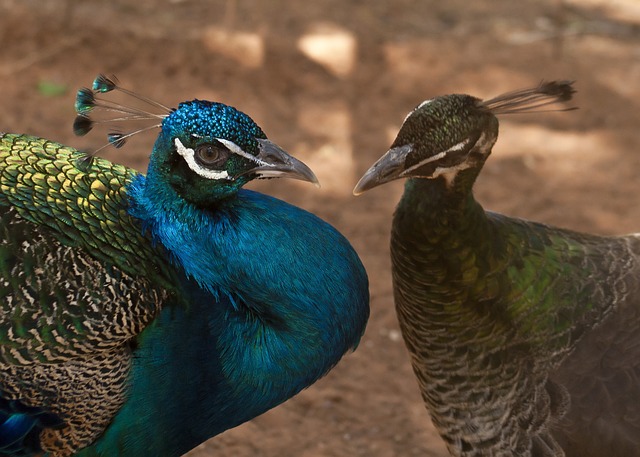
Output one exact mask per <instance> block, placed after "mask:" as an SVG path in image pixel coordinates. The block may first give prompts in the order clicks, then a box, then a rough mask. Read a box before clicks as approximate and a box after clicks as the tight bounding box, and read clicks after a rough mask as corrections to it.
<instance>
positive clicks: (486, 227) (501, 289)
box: [354, 81, 640, 457]
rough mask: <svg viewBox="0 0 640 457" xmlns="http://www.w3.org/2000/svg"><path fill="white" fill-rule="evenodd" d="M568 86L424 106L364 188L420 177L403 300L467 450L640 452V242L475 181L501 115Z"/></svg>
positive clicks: (450, 442) (449, 434) (423, 372)
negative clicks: (488, 200) (580, 229)
mask: <svg viewBox="0 0 640 457" xmlns="http://www.w3.org/2000/svg"><path fill="white" fill-rule="evenodd" d="M573 92H574V90H573V88H572V83H570V82H564V81H559V82H548V83H541V84H540V85H539V86H538V87H535V88H532V89H526V90H520V91H515V92H510V93H507V94H504V95H501V96H498V97H496V98H494V99H491V100H487V101H482V100H480V99H478V98H475V97H472V96H469V95H448V96H443V97H437V98H434V99H432V100H428V101H425V102H423V103H422V104H420V105H419V106H418V107H417V108H416V109H415V110H414V111H413V112H412V113H410V114H409V116H408V117H407V118H406V120H405V122H404V124H403V125H402V127H401V129H400V132H399V133H398V136H397V138H396V139H395V141H394V142H393V144H392V145H391V148H390V149H389V151H388V152H387V153H386V154H385V155H384V156H383V157H382V158H381V159H380V160H378V161H377V162H376V164H375V165H373V166H372V167H371V168H370V169H369V171H367V172H366V174H365V175H364V176H363V177H362V179H361V180H360V182H359V183H358V185H357V186H356V189H355V190H354V193H356V194H358V193H361V192H364V191H366V190H368V189H371V188H373V187H375V186H378V185H380V184H384V183H386V182H389V181H391V180H394V179H399V178H407V182H406V186H405V191H404V195H403V196H402V199H401V201H400V203H399V205H398V207H397V210H396V212H395V215H394V218H393V227H392V234H391V257H392V263H393V283H394V295H395V303H396V308H397V312H398V318H399V320H400V325H401V329H402V332H403V336H404V340H405V342H406V345H407V347H408V349H409V351H410V353H411V359H412V364H413V368H414V371H415V374H416V376H417V378H418V382H419V385H420V389H421V392H422V396H423V399H424V402H425V404H426V406H427V408H428V410H429V412H430V415H431V417H432V419H433V422H434V424H435V426H436V427H437V429H438V430H439V432H440V434H441V435H442V437H443V439H444V440H445V442H446V444H447V446H448V449H449V451H450V452H451V454H452V455H455V456H464V457H472V456H474V457H480V456H494V457H497V456H520V457H527V456H535V457H550V456H556V457H559V456H565V455H566V456H571V457H595V456H599V457H605V456H606V457H616V456H617V457H632V456H639V455H640V281H638V278H640V238H639V236H638V235H628V236H618V237H605V236H596V235H590V234H583V233H577V232H574V231H570V230H563V229H560V228H555V227H550V226H547V225H543V224H539V223H535V222H529V221H524V220H520V219H516V218H511V217H507V216H502V215H499V214H495V213H492V212H489V211H485V210H484V209H483V208H482V206H481V205H480V204H479V203H478V202H477V201H476V200H475V199H474V196H473V192H472V188H473V184H474V182H475V180H476V178H477V177H478V175H479V173H480V171H481V170H482V166H483V165H484V163H485V160H486V159H487V158H488V157H489V155H490V153H491V149H492V147H493V145H494V143H495V142H496V139H497V137H498V120H497V118H496V115H500V114H507V113H514V112H523V111H536V110H539V108H540V107H543V106H546V105H549V104H552V103H556V102H561V101H567V100H569V99H571V97H572V94H573Z"/></svg>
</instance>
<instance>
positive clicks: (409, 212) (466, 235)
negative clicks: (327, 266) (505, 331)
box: [391, 170, 500, 337]
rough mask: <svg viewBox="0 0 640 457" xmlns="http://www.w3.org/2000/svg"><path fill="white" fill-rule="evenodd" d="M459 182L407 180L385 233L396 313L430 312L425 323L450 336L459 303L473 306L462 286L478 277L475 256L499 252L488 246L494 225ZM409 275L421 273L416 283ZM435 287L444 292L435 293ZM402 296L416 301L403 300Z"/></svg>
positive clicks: (467, 286)
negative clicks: (445, 295) (389, 256)
mask: <svg viewBox="0 0 640 457" xmlns="http://www.w3.org/2000/svg"><path fill="white" fill-rule="evenodd" d="M466 172H467V170H465V171H462V172H461V174H462V173H466ZM460 177H461V178H463V179H470V178H472V177H473V176H466V177H465V176H460ZM461 183H462V184H463V183H464V181H460V182H458V186H457V187H456V186H450V185H449V184H448V183H447V181H446V180H445V179H444V178H436V179H419V178H415V179H411V180H409V181H408V182H407V183H406V187H405V192H404V195H403V197H402V199H401V200H400V203H399V205H398V207H397V209H396V213H395V215H394V219H393V226H392V232H391V255H392V261H393V262H392V263H393V280H394V286H395V289H396V293H397V294H400V296H397V297H396V305H397V307H398V312H399V313H401V314H402V313H408V314H412V313H414V314H415V315H416V316H417V315H420V314H429V313H433V314H434V316H433V319H431V320H430V325H432V326H433V327H434V328H435V327H437V326H442V327H443V328H446V329H447V331H448V332H450V333H451V336H452V337H454V336H453V332H451V327H450V326H451V323H450V322H449V321H448V320H449V319H452V320H455V319H456V318H457V316H456V313H457V312H458V311H457V309H458V307H459V306H468V307H470V308H473V307H474V306H475V304H474V303H472V302H471V301H469V298H470V297H469V296H468V290H469V289H474V287H476V285H477V284H476V281H482V273H483V272H479V271H478V265H476V259H483V258H491V256H492V255H493V253H494V252H499V251H500V249H499V248H498V249H494V246H493V245H492V243H493V242H494V240H496V239H498V240H499V239H500V238H496V237H495V236H492V235H491V232H492V230H495V228H494V227H493V226H492V225H491V222H490V221H489V219H488V217H487V214H486V213H485V211H484V210H483V208H482V207H481V206H480V204H478V202H477V201H476V200H475V199H474V197H473V194H472V192H471V191H470V186H469V187H467V188H465V187H464V186H463V185H462V184H461ZM414 275H420V276H421V277H424V280H423V281H421V283H420V284H419V286H416V285H415V284H414V283H415V279H414V278H413V276H414ZM441 288H444V289H443V290H446V294H447V297H438V294H439V293H440V291H441ZM403 295H404V296H406V295H408V296H414V297H416V298H417V300H416V301H413V300H404V299H402V298H401V296H403ZM440 299H444V300H446V304H444V303H441V302H440ZM424 302H427V303H431V302H435V303H437V304H436V305H434V306H427V307H425V306H424V305H422V304H421V303H424ZM441 304H442V305H444V306H445V308H444V309H445V312H444V313H443V312H441V311H442V309H441ZM474 312H475V311H474ZM408 319H410V317H408ZM401 321H402V319H401Z"/></svg>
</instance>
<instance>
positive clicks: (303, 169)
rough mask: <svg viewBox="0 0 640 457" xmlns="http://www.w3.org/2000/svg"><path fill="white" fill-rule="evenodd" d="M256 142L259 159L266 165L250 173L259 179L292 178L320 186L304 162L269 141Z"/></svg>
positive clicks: (259, 166)
mask: <svg viewBox="0 0 640 457" xmlns="http://www.w3.org/2000/svg"><path fill="white" fill-rule="evenodd" d="M256 140H257V141H258V155H257V158H258V159H259V160H260V161H261V162H263V163H264V164H263V165H258V166H256V167H254V168H252V169H251V170H250V171H249V172H250V173H255V174H257V175H258V177H259V178H292V179H299V180H301V181H307V182H310V183H313V184H315V185H317V186H319V183H318V178H317V177H316V175H315V174H314V173H313V171H311V168H309V167H308V166H306V165H305V164H304V163H303V162H301V161H300V160H298V159H296V158H295V157H293V156H291V155H289V154H288V153H287V152H286V151H285V150H284V149H282V148H281V147H280V146H278V145H277V144H275V143H273V142H271V141H269V140H267V139H263V138H256Z"/></svg>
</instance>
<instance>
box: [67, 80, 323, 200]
mask: <svg viewBox="0 0 640 457" xmlns="http://www.w3.org/2000/svg"><path fill="white" fill-rule="evenodd" d="M112 90H119V91H121V92H124V93H126V94H127V95H130V96H133V97H135V98H137V99H139V100H141V101H143V102H145V103H147V104H151V105H152V106H154V107H156V108H160V109H162V110H163V111H164V113H163V114H153V113H151V112H149V111H145V110H141V109H138V108H130V107H126V106H123V105H120V104H116V103H113V102H109V101H106V100H103V99H100V98H98V97H97V95H98V94H101V93H106V92H110V91H112ZM96 107H99V108H103V109H104V110H106V111H108V112H116V113H118V117H115V118H110V119H106V120H95V119H92V118H90V117H89V113H90V112H91V111H92V110H93V109H94V108H96ZM76 111H77V112H78V117H77V118H76V121H75V123H74V131H75V132H76V134H78V135H84V134H86V133H88V132H89V131H90V130H91V129H92V128H93V126H94V125H95V124H96V123H106V122H118V121H137V120H148V119H157V120H160V123H159V124H158V123H156V124H155V125H153V126H151V127H147V128H143V129H139V130H135V131H133V132H131V133H127V134H122V133H119V132H111V133H109V134H108V139H109V144H111V145H113V146H115V147H118V148H119V147H122V146H123V145H124V144H125V142H126V140H127V139H128V138H129V137H131V136H132V135H135V134H137V133H139V132H142V131H145V130H148V129H150V128H155V127H160V134H159V136H158V139H157V140H156V143H155V146H154V149H153V153H152V155H151V158H150V162H149V172H148V177H150V178H152V179H154V180H156V181H158V182H163V183H167V184H168V185H169V186H170V187H171V188H172V189H173V190H175V192H177V194H178V195H180V196H181V197H182V198H183V199H185V200H187V201H189V202H191V203H194V204H196V205H203V206H206V205H209V204H212V203H215V202H217V201H220V200H223V199H225V198H227V197H229V196H232V195H234V194H235V193H237V191H238V190H239V189H240V188H241V187H242V186H244V185H245V184H246V183H247V182H249V181H251V180H252V179H262V178H278V177H289V178H295V179H300V180H303V181H309V182H312V183H317V182H318V180H317V178H316V176H315V175H314V174H313V172H312V171H311V170H310V169H309V167H307V166H306V165H305V164H304V163H302V162H301V161H299V160H297V159H295V158H294V157H292V156H290V155H289V154H287V153H286V152H285V151H284V150H283V149H281V148H280V147H278V146H277V145H276V144H274V143H272V142H271V141H269V140H268V139H267V137H266V135H265V134H264V132H263V131H262V129H261V128H260V127H259V126H258V125H257V124H256V123H255V122H254V121H253V120H252V119H251V118H250V117H249V116H247V115H246V114H244V113H242V112H241V111H238V110H237V109H235V108H233V107H231V106H228V105H225V104H222V103H215V102H209V101H205V100H192V101H190V102H184V103H181V104H180V105H178V108H177V109H169V108H167V107H165V106H163V105H160V104H159V103H156V102H153V101H151V100H149V99H147V98H145V97H142V96H140V95H138V94H135V93H133V92H130V91H128V90H126V89H123V88H121V87H120V86H118V84H117V83H116V81H115V80H114V79H111V78H107V77H105V76H104V75H99V76H98V77H97V78H96V80H95V81H94V83H93V87H92V89H81V90H79V91H78V95H77V99H76Z"/></svg>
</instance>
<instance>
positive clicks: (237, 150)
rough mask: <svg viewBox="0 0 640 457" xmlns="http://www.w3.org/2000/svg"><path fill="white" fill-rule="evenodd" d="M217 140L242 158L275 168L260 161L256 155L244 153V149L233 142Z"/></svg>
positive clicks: (222, 139)
mask: <svg viewBox="0 0 640 457" xmlns="http://www.w3.org/2000/svg"><path fill="white" fill-rule="evenodd" d="M216 140H218V141H219V142H220V143H222V144H224V145H225V146H226V147H227V148H228V149H229V151H231V152H233V153H234V154H236V155H239V156H241V157H244V158H245V159H249V160H251V161H252V162H255V163H257V164H258V165H261V166H267V167H273V166H274V165H273V164H271V163H267V162H265V161H263V160H260V159H258V158H257V157H256V156H254V155H251V154H249V153H247V152H244V151H243V150H242V148H241V147H240V146H238V145H237V144H235V143H234V142H233V141H229V140H226V139H224V138H216Z"/></svg>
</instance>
